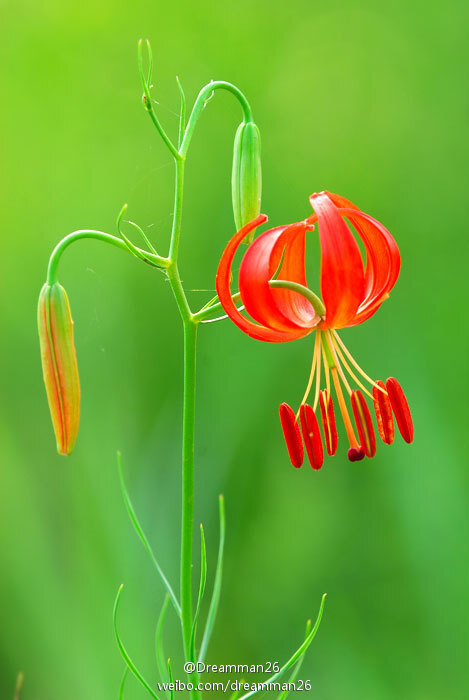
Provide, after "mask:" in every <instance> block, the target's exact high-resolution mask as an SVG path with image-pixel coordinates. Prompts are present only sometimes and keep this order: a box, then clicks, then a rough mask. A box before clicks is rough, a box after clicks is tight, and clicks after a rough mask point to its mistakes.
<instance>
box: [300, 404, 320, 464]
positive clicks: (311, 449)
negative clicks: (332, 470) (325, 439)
mask: <svg viewBox="0 0 469 700" xmlns="http://www.w3.org/2000/svg"><path fill="white" fill-rule="evenodd" d="M300 422H301V432H302V434H303V441H304V443H305V447H306V452H307V454H308V459H309V463H310V464H311V466H312V467H313V469H321V467H322V464H323V461H324V451H323V449H322V440H321V435H320V432H319V424H318V420H317V418H316V415H315V413H314V411H313V409H312V408H311V406H310V405H309V404H304V405H302V406H301V408H300Z"/></svg>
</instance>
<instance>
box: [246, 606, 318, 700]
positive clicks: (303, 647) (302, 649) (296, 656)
mask: <svg viewBox="0 0 469 700" xmlns="http://www.w3.org/2000/svg"><path fill="white" fill-rule="evenodd" d="M325 600H326V593H324V595H323V597H322V599H321V605H320V607H319V612H318V616H317V618H316V622H315V623H314V627H313V629H312V630H311V632H310V633H309V634H308V636H307V637H306V639H305V641H304V642H303V644H302V645H301V646H300V647H299V649H297V650H296V651H295V653H294V654H293V656H292V657H290V658H289V659H288V661H287V662H286V663H285V664H284V665H283V666H282V668H281V669H280V671H278V672H277V673H274V674H273V675H272V676H270V677H269V678H267V680H266V681H264V683H263V685H264V684H266V683H275V681H276V680H277V679H278V678H280V676H283V674H284V673H285V671H288V670H289V669H290V668H291V667H292V666H293V665H294V664H295V663H296V662H297V661H298V659H300V658H301V657H302V656H303V655H304V653H305V652H306V650H307V649H308V647H309V645H310V644H311V642H312V641H313V639H314V637H315V636H316V632H317V631H318V629H319V625H320V624H321V618H322V613H323V610H324V601H325ZM261 690H262V686H260V687H259V688H258V689H256V690H251V691H250V692H249V693H246V694H245V695H242V696H241V698H240V699H239V700H247V698H251V697H252V696H253V695H256V694H257V693H259V692H260V691H261Z"/></svg>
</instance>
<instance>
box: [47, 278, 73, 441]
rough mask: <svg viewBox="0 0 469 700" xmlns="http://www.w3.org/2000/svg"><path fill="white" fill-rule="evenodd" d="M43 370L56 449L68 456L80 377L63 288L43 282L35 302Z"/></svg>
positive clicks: (70, 317)
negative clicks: (36, 302) (37, 299)
mask: <svg viewBox="0 0 469 700" xmlns="http://www.w3.org/2000/svg"><path fill="white" fill-rule="evenodd" d="M38 329H39V342H40V345H41V359H42V371H43V375H44V383H45V385H46V392H47V399H48V401H49V408H50V413H51V418H52V424H53V426H54V431H55V437H56V440H57V451H58V452H59V454H61V455H69V454H70V453H71V452H72V450H73V447H74V445H75V440H76V438H77V434H78V425H79V420H80V380H79V376H78V365H77V358H76V352H75V345H74V342H73V320H72V316H71V314H70V305H69V303H68V297H67V293H66V292H65V289H64V288H63V287H62V286H61V285H60V284H59V283H58V282H55V283H54V284H52V285H50V284H48V283H46V284H45V285H44V286H43V288H42V289H41V293H40V295H39V303H38Z"/></svg>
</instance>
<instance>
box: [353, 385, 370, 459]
mask: <svg viewBox="0 0 469 700" xmlns="http://www.w3.org/2000/svg"><path fill="white" fill-rule="evenodd" d="M350 398H351V401H352V409H353V415H354V416H355V423H356V424H357V430H358V435H359V437H360V446H361V448H362V450H363V451H364V453H365V454H366V456H367V457H374V456H375V454H376V439H375V431H374V428H373V423H372V421H371V414H370V411H369V408H368V406H367V404H366V401H365V397H364V396H363V394H362V392H361V391H360V389H357V390H356V391H352V395H351V397H350Z"/></svg>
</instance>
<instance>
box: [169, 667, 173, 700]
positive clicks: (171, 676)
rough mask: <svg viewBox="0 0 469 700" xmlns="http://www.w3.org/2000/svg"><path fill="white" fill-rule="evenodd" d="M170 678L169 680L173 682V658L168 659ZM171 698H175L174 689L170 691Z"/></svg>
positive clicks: (171, 699)
mask: <svg viewBox="0 0 469 700" xmlns="http://www.w3.org/2000/svg"><path fill="white" fill-rule="evenodd" d="M168 678H169V682H170V683H172V682H173V672H172V670H171V659H168ZM170 700H174V690H171V691H170Z"/></svg>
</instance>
